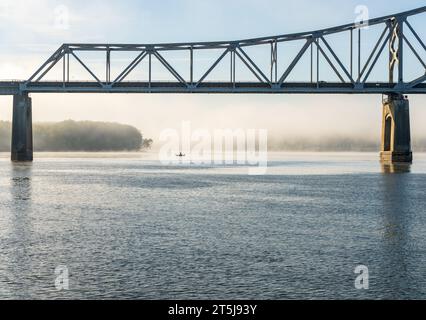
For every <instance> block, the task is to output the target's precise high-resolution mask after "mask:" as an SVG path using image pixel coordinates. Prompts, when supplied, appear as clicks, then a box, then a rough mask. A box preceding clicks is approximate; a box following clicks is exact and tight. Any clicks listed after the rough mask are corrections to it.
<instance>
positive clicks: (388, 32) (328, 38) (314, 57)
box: [0, 7, 426, 95]
mask: <svg viewBox="0 0 426 320" xmlns="http://www.w3.org/2000/svg"><path fill="white" fill-rule="evenodd" d="M425 12H426V7H421V8H418V9H416V10H412V11H407V12H402V13H399V14H395V15H390V16H386V17H381V18H377V19H372V20H369V21H364V22H361V23H353V24H347V25H343V26H339V27H335V28H329V29H324V30H316V31H312V32H303V33H296V34H287V35H280V36H272V37H264V38H257V39H248V40H238V41H221V42H194V43H168V44H63V45H62V46H61V47H60V48H59V49H58V50H56V51H55V52H54V53H53V54H52V56H51V57H50V58H48V59H47V61H46V62H44V63H43V64H42V65H41V66H40V68H38V69H37V71H36V72H35V73H34V74H33V75H32V76H31V77H30V78H29V79H28V80H26V81H0V94H3V95H16V94H23V93H24V94H25V93H37V92H40V93H58V92H71V93H259V94H266V93H276V94H278V93H303V94H305V93H346V94H388V93H397V94H409V93H413V94H414V93H415V94H424V93H426V83H425V82H426V58H425V53H426V45H425V42H426V39H424V37H422V36H421V35H420V30H418V29H417V30H416V28H415V27H414V25H413V24H412V23H411V19H415V18H416V17H419V16H421V17H419V18H418V19H423V21H425V20H426V15H425ZM367 27H368V28H367ZM372 28H374V29H377V28H380V31H381V32H380V33H379V34H378V38H377V41H375V42H374V45H373V46H372V48H367V46H366V45H364V36H365V35H366V34H367V33H368V32H369V30H370V29H372ZM340 35H344V38H345V40H342V39H341V38H342V37H339V40H338V41H336V39H332V38H333V37H336V36H340ZM346 41H347V42H346ZM284 44H295V45H299V46H300V48H299V47H298V49H297V51H296V53H295V55H294V56H290V54H289V52H287V51H285V50H280V46H281V45H284ZM337 47H339V48H342V47H344V48H345V50H346V52H345V53H344V54H342V53H341V52H338V51H337V50H336V49H334V48H337ZM253 48H263V49H265V48H266V49H267V51H265V52H267V53H266V54H264V55H263V56H262V61H261V62H259V59H257V61H256V59H255V58H254V57H253V55H251V54H250V50H252V49H253ZM340 51H342V50H340ZM87 53H91V54H96V55H99V57H101V58H102V64H103V66H102V69H103V70H102V76H100V75H99V71H95V70H94V69H93V68H91V67H89V63H88V62H87V61H85V59H84V58H82V55H84V54H87ZM117 53H125V54H129V55H130V54H132V55H134V58H133V60H131V59H130V60H131V61H130V63H129V64H128V65H126V66H125V67H123V69H122V70H119V71H118V72H116V73H117V74H115V75H113V72H112V62H113V57H114V55H116V54H117ZM173 53H180V54H182V53H183V54H185V56H186V57H187V58H186V59H183V61H180V62H179V64H180V65H182V64H185V68H184V70H185V72H182V71H181V70H179V72H178V69H177V68H176V61H175V60H173V59H168V58H167V55H173ZM200 53H203V54H204V53H208V54H210V53H211V56H214V58H215V59H213V60H212V62H211V63H210V64H209V65H207V66H205V70H203V71H202V73H201V74H200V75H196V74H195V72H194V70H196V69H197V70H200V69H202V68H201V67H200V65H202V62H203V61H202V59H199V58H197V56H198V55H199V54H200ZM408 53H410V57H409V58H407V56H408ZM216 57H217V58H216ZM228 59H229V60H228ZM383 59H386V63H385V64H381V63H379V62H380V61H382V60H383ZM70 60H74V61H73V63H76V64H77V65H79V66H80V69H81V68H82V69H83V70H85V73H86V75H87V77H88V79H87V78H86V79H84V80H75V79H76V77H77V76H76V75H73V72H74V70H73V69H72V68H71V67H70ZM154 60H155V61H156V63H157V64H158V65H161V66H162V67H163V68H162V69H163V71H165V72H166V73H167V75H168V77H170V79H171V80H168V81H163V80H160V79H159V77H158V75H157V74H156V73H155V72H154V70H153V61H154ZM227 60H228V61H229V62H228V63H227V66H226V69H227V71H226V77H225V78H226V80H223V79H222V80H214V79H211V75H212V74H213V73H214V72H215V70H216V69H218V68H219V66H220V64H221V63H224V62H225V61H227ZM284 60H285V61H288V63H286V65H285V69H283V71H279V66H280V68H281V67H282V65H284V63H283V61H284ZM407 60H409V63H410V64H413V63H417V64H418V68H417V69H416V70H417V71H419V70H420V73H419V74H418V75H417V76H415V77H411V78H408V77H406V76H405V69H406V68H407V67H406V65H407ZM237 66H238V67H237ZM265 66H266V67H265ZM241 67H244V68H245V70H244V72H241V71H240V69H241ZM325 67H327V68H328V70H329V72H323V69H324V68H325ZM54 68H56V69H57V68H59V70H60V72H59V75H58V73H56V74H57V79H55V80H50V79H49V80H48V79H47V76H48V75H49V73H50V72H51V71H52V69H54ZM298 68H304V70H305V73H306V74H304V76H305V78H306V79H307V80H305V81H295V80H292V79H293V78H294V77H293V75H294V74H295V73H296V70H298ZM379 68H380V69H379ZM181 69H182V68H181ZM135 70H138V72H137V73H136V71H135ZM222 70H223V69H222ZM373 71H376V72H379V73H380V74H381V77H382V80H381V81H378V80H375V79H373V77H372V73H373ZM297 73H298V74H299V73H300V72H297ZM142 74H143V76H142ZM132 76H133V77H132ZM130 77H132V79H133V80H130V79H129V78H130ZM333 79H334V80H333Z"/></svg>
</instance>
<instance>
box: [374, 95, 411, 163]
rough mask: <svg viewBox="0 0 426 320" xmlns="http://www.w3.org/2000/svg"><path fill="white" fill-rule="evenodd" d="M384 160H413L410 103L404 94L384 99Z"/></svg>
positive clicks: (395, 161)
mask: <svg viewBox="0 0 426 320" xmlns="http://www.w3.org/2000/svg"><path fill="white" fill-rule="evenodd" d="M380 158H381V160H382V161H384V162H392V163H398V162H405V163H407V162H408V163H410V162H412V161H413V153H412V151H411V134H410V104H409V101H408V99H407V98H406V97H404V96H403V95H397V94H392V95H388V97H387V99H385V100H384V101H383V123H382V149H381V153H380Z"/></svg>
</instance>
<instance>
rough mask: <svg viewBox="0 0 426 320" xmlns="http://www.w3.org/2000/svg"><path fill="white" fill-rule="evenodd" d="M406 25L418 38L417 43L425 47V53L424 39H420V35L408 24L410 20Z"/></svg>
mask: <svg viewBox="0 0 426 320" xmlns="http://www.w3.org/2000/svg"><path fill="white" fill-rule="evenodd" d="M405 24H406V25H407V26H408V28H409V29H410V30H411V32H412V33H413V35H414V36H415V37H416V39H417V41H418V42H419V43H420V45H421V46H422V47H423V49H425V51H426V45H425V44H424V42H423V41H422V39H421V38H420V37H419V35H418V34H417V32H416V31H415V30H414V28H413V27H412V26H411V24H410V23H409V22H408V20H405Z"/></svg>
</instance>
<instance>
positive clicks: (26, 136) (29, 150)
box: [11, 93, 33, 162]
mask: <svg viewBox="0 0 426 320" xmlns="http://www.w3.org/2000/svg"><path fill="white" fill-rule="evenodd" d="M11 158H12V161H16V162H17V161H33V122H32V102H31V98H30V97H29V95H28V93H23V94H17V95H14V96H13V120H12V157H11Z"/></svg>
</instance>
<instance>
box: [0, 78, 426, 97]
mask: <svg viewBox="0 0 426 320" xmlns="http://www.w3.org/2000/svg"><path fill="white" fill-rule="evenodd" d="M20 92H28V93H216V94H221V93H228V94H229V93H235V94H244V93H247V94H250V93H251V94H292V93H293V94H297V93H301V94H302V93H303V94H321V93H323V94H386V93H404V94H426V84H425V83H421V84H418V85H417V86H415V87H413V88H409V89H407V86H404V87H403V88H401V89H400V88H399V87H398V86H396V85H390V84H389V83H366V84H363V85H358V84H355V85H354V84H351V83H330V82H321V83H319V84H317V83H303V82H293V83H285V84H284V85H283V86H278V85H277V86H274V85H272V86H271V85H269V84H266V83H259V82H236V83H235V85H234V84H232V83H229V82H204V83H201V84H199V85H198V86H196V87H195V86H193V87H189V88H188V86H186V85H184V84H182V83H180V82H151V83H149V82H121V83H116V84H115V85H114V86H110V85H108V84H106V85H103V86H101V85H100V84H99V83H98V82H67V83H65V84H64V83H63V82H46V81H43V82H34V83H28V84H26V83H25V82H19V81H3V82H0V95H14V94H19V93H20Z"/></svg>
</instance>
